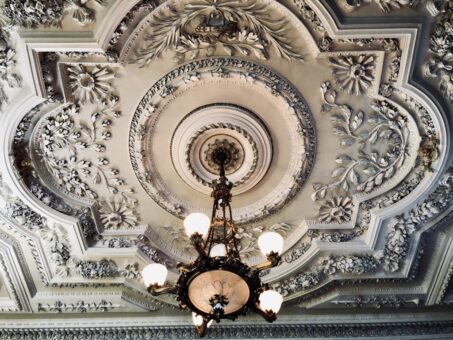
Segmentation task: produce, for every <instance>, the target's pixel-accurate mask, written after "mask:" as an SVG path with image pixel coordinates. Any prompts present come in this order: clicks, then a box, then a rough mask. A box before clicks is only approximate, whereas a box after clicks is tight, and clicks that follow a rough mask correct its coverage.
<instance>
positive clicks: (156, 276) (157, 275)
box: [142, 263, 168, 287]
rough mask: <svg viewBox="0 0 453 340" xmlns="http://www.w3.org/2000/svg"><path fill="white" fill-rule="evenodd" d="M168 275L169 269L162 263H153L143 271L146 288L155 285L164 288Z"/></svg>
mask: <svg viewBox="0 0 453 340" xmlns="http://www.w3.org/2000/svg"><path fill="white" fill-rule="evenodd" d="M167 274H168V270H167V268H166V267H165V266H164V265H162V264H160V263H151V264H149V265H147V266H146V267H145V268H143V270H142V277H143V281H144V282H145V285H146V287H149V286H151V285H155V284H157V285H159V286H163V285H164V283H165V280H166V279H167Z"/></svg>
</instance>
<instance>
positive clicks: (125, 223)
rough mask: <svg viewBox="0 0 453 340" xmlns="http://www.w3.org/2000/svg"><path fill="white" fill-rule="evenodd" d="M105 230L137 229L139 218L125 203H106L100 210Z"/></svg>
mask: <svg viewBox="0 0 453 340" xmlns="http://www.w3.org/2000/svg"><path fill="white" fill-rule="evenodd" d="M100 214H101V221H102V223H103V224H104V227H105V228H114V229H123V228H132V227H135V226H136V225H137V223H138V220H139V217H138V215H137V213H136V211H135V210H134V209H132V208H131V207H130V206H129V205H127V203H126V202H125V201H119V202H118V201H110V202H105V203H104V204H103V205H102V206H101V209H100Z"/></svg>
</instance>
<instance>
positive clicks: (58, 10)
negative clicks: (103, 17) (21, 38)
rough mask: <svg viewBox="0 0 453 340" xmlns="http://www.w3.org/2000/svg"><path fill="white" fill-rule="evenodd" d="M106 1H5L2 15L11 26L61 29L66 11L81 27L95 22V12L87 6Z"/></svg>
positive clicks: (105, 0) (102, 3)
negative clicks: (54, 27) (70, 13)
mask: <svg viewBox="0 0 453 340" xmlns="http://www.w3.org/2000/svg"><path fill="white" fill-rule="evenodd" d="M107 1H108V0H27V1H20V0H6V1H5V3H4V5H3V7H2V12H3V14H4V15H5V16H6V17H7V18H8V19H9V20H10V24H11V25H13V26H21V27H26V28H36V27H38V26H56V27H61V25H62V20H63V17H64V15H65V13H66V12H67V11H70V12H72V17H73V18H74V19H75V20H77V21H78V22H79V23H80V24H82V25H87V24H91V23H93V22H94V20H95V11H94V10H93V9H92V8H90V7H91V6H88V4H90V2H91V3H96V4H98V5H102V6H104V5H106V4H107Z"/></svg>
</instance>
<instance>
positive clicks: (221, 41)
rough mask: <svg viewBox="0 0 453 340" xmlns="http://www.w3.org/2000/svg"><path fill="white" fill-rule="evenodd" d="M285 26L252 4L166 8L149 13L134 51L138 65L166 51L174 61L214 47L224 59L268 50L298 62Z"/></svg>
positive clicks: (261, 55) (210, 2) (209, 2)
mask: <svg viewBox="0 0 453 340" xmlns="http://www.w3.org/2000/svg"><path fill="white" fill-rule="evenodd" d="M287 25H288V24H287V22H286V20H285V18H284V17H282V16H281V15H280V17H279V18H275V19H271V18H270V17H269V7H268V6H267V5H266V4H265V3H260V2H256V1H245V2H244V1H242V2H230V1H225V0H221V1H216V0H202V1H195V2H191V3H188V4H185V5H184V6H183V8H179V7H177V6H176V5H170V6H168V7H167V8H165V9H161V10H158V11H157V12H154V14H153V16H152V19H151V20H150V28H149V31H148V34H147V36H145V39H144V44H143V46H142V47H141V48H139V49H138V50H137V52H136V54H137V59H138V61H140V62H141V63H142V64H144V65H147V64H149V63H151V62H152V61H153V60H154V59H155V58H156V57H159V56H161V55H162V53H163V52H164V51H166V50H167V49H169V48H172V49H174V50H175V60H177V61H184V60H185V59H196V58H197V57H199V56H212V55H213V54H214V52H215V51H216V50H217V48H218V46H222V48H223V50H224V51H225V52H226V53H227V54H228V55H236V54H238V55H244V56H249V55H253V56H255V57H256V58H258V59H268V58H269V53H270V51H271V49H272V50H273V51H274V52H275V53H276V54H277V55H278V56H279V57H282V58H285V59H296V60H297V59H299V60H300V59H302V56H301V54H300V52H298V51H296V49H295V48H294V47H293V46H292V45H291V43H290V42H289V41H288V40H287V38H285V35H284V34H285V33H286V32H287V29H286V26H287Z"/></svg>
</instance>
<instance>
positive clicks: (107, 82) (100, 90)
mask: <svg viewBox="0 0 453 340" xmlns="http://www.w3.org/2000/svg"><path fill="white" fill-rule="evenodd" d="M67 70H68V73H69V86H70V87H71V90H72V94H73V96H74V97H75V98H76V100H77V102H80V103H81V104H88V103H96V102H99V101H101V100H102V99H105V98H106V97H108V96H109V95H110V94H111V93H112V92H113V87H112V84H111V82H112V80H113V78H114V77H115V73H114V72H113V71H112V70H111V69H110V68H109V67H106V66H94V67H87V66H84V65H82V64H75V65H70V66H68V67H67Z"/></svg>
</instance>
